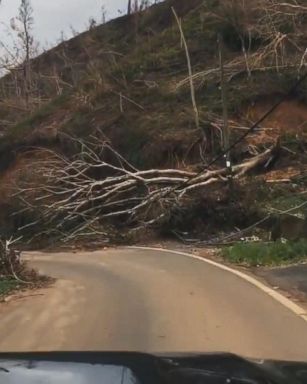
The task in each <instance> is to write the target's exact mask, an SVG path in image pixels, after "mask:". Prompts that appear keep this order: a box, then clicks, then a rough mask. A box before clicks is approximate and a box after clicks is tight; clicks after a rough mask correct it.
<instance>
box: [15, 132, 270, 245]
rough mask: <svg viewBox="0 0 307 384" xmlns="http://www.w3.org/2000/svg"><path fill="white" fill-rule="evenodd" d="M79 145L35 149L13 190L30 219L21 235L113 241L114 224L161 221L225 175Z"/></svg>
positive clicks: (264, 158) (253, 162)
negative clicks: (69, 153)
mask: <svg viewBox="0 0 307 384" xmlns="http://www.w3.org/2000/svg"><path fill="white" fill-rule="evenodd" d="M78 143H79V145H80V148H81V150H80V152H79V153H78V154H77V155H76V156H75V157H74V158H72V159H69V158H66V157H64V156H63V155H60V154H58V153H55V152H53V151H50V150H46V149H37V153H36V161H35V166H34V167H31V169H29V174H31V178H30V179H26V180H23V183H22V184H19V185H18V186H17V192H16V194H15V195H16V196H17V197H18V199H19V200H20V201H21V202H22V205H23V209H22V211H23V213H25V212H27V213H28V214H29V215H31V217H34V220H33V221H32V222H29V223H27V224H26V225H25V226H23V228H20V230H21V231H23V232H24V233H27V232H28V233H30V232H31V233H32V234H33V233H34V234H35V236H47V237H49V238H57V239H61V240H64V241H69V240H74V239H77V238H80V237H90V236H99V237H100V238H105V239H110V238H111V239H112V233H114V229H116V228H117V229H118V228H125V229H127V230H129V231H135V230H136V229H140V228H144V227H146V226H149V225H160V224H162V223H163V222H165V221H166V220H168V219H169V218H170V216H171V215H172V211H173V210H174V209H176V211H177V212H178V209H181V208H184V207H185V206H186V205H187V204H188V203H189V202H190V201H191V199H193V197H194V196H195V193H202V194H206V191H207V190H208V189H209V187H210V188H211V189H212V187H214V188H215V187H216V188H218V187H219V186H221V184H226V183H227V182H228V179H229V170H228V169H226V168H221V169H214V170H207V171H204V172H202V173H200V174H196V173H194V172H188V171H184V170H178V169H150V170H145V171H144V170H138V169H136V168H135V167H134V166H132V165H131V164H129V163H128V161H126V160H125V159H124V158H123V157H122V156H121V155H120V154H119V153H117V152H116V151H115V150H114V149H113V148H112V147H111V146H110V145H109V144H108V143H107V142H99V141H98V139H95V144H93V143H92V144H89V143H84V142H78ZM275 150H276V147H274V148H273V147H272V148H270V149H268V150H266V151H265V152H263V153H261V154H259V155H257V156H255V157H253V158H250V159H248V160H246V161H244V162H243V163H241V164H239V165H236V166H234V167H233V169H232V177H233V178H234V179H238V178H240V177H242V176H244V175H245V174H246V173H247V172H249V171H251V170H252V169H255V168H256V167H261V166H262V167H265V166H266V165H267V164H268V163H269V162H270V159H272V157H274V155H275ZM107 159H108V160H107ZM108 228H109V230H108ZM110 228H112V230H110ZM114 240H115V238H114Z"/></svg>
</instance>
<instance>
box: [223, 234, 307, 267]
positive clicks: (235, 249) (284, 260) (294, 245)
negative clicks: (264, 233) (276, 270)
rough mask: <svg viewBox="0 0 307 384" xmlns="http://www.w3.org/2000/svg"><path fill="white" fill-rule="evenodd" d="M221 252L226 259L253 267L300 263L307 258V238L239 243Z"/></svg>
mask: <svg viewBox="0 0 307 384" xmlns="http://www.w3.org/2000/svg"><path fill="white" fill-rule="evenodd" d="M221 253H222V256H223V257H224V259H225V260H226V261H230V262H231V263H236V264H243V265H246V266H252V267H258V266H276V265H284V264H291V263H299V262H302V261H305V260H306V259H307V240H305V239H301V240H299V241H295V242H294V241H287V242H281V241H277V242H275V243H237V244H235V245H233V246H231V247H226V248H224V249H223V250H222V251H221Z"/></svg>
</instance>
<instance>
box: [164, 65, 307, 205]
mask: <svg viewBox="0 0 307 384" xmlns="http://www.w3.org/2000/svg"><path fill="white" fill-rule="evenodd" d="M306 79H307V72H306V73H305V74H304V75H303V76H301V77H300V78H299V79H298V80H297V81H296V83H295V84H294V85H293V86H292V87H291V88H290V89H289V91H288V92H287V93H286V94H285V95H284V96H283V97H282V98H281V99H280V100H279V101H277V102H276V103H275V104H274V105H273V106H272V107H271V108H270V109H269V110H268V111H267V112H266V113H265V114H264V115H263V116H262V117H261V118H260V119H259V120H258V121H257V122H255V123H254V124H253V125H252V126H251V127H250V128H249V129H248V130H247V131H246V132H245V133H244V134H243V135H242V136H240V137H239V138H238V139H237V140H235V141H234V142H233V143H232V144H231V145H230V146H229V147H228V148H226V149H224V150H223V151H222V152H221V153H220V154H219V155H218V156H217V157H215V158H214V159H213V160H212V161H211V162H210V163H209V164H207V165H206V166H205V168H204V169H202V170H201V171H200V172H198V173H197V174H196V175H195V176H193V177H191V178H190V179H188V180H186V181H184V182H183V183H181V184H179V185H177V186H176V187H174V188H173V189H171V190H169V191H168V192H167V193H166V194H165V196H164V197H166V196H168V195H170V194H171V193H173V192H175V191H177V190H178V189H181V188H184V187H185V186H187V185H189V183H190V182H191V181H193V180H194V179H196V178H198V177H199V176H201V175H202V174H203V173H204V172H205V171H207V170H208V168H210V167H211V166H212V165H214V164H215V163H216V162H218V161H219V160H220V159H222V158H223V157H224V156H225V155H227V153H229V151H231V150H232V149H233V148H235V147H236V146H237V145H238V144H239V143H241V142H242V141H243V140H244V139H245V138H246V137H247V136H249V135H250V134H251V133H253V132H254V130H255V129H256V128H257V127H258V125H260V124H261V123H262V122H263V121H264V120H266V119H267V118H268V116H269V115H271V114H272V113H273V112H274V111H275V110H276V109H277V108H278V107H279V106H280V105H281V104H282V103H283V102H284V101H286V100H287V99H288V97H289V96H291V95H292V94H293V93H294V92H295V91H296V89H297V88H299V86H300V85H301V84H302V83H303V82H304V81H305V80H306Z"/></svg>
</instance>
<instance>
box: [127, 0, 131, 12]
mask: <svg viewBox="0 0 307 384" xmlns="http://www.w3.org/2000/svg"><path fill="white" fill-rule="evenodd" d="M127 13H128V15H131V0H128V9H127Z"/></svg>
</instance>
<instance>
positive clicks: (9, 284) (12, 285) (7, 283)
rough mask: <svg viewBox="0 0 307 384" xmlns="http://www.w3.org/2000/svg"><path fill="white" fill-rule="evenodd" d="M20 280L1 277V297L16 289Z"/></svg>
mask: <svg viewBox="0 0 307 384" xmlns="http://www.w3.org/2000/svg"><path fill="white" fill-rule="evenodd" d="M17 286H18V282H17V281H16V280H12V279H8V278H6V277H0V297H1V296H4V295H7V294H8V293H10V292H11V291H12V290H14V289H16V288H17Z"/></svg>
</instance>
